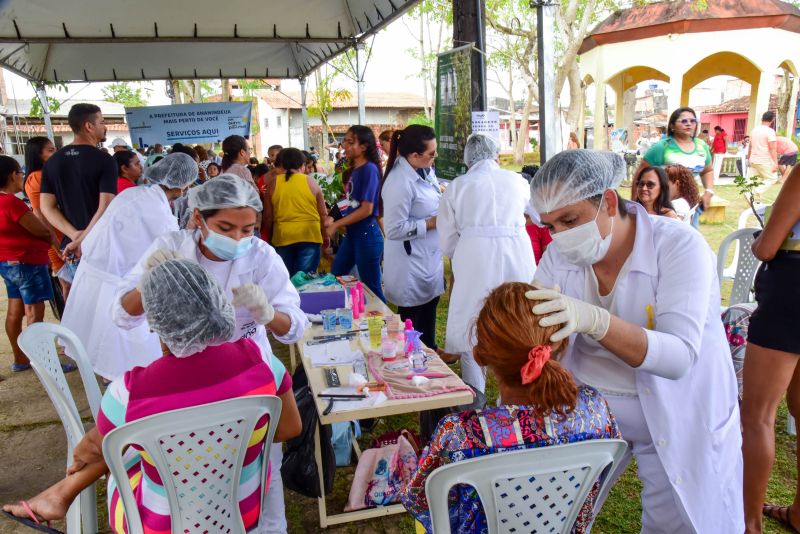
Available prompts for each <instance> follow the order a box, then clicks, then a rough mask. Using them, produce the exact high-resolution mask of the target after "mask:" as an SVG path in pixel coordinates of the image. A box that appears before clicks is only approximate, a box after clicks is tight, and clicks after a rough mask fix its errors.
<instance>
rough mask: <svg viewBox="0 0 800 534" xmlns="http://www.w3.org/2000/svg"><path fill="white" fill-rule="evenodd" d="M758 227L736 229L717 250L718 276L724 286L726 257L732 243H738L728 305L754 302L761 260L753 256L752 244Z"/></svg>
mask: <svg viewBox="0 0 800 534" xmlns="http://www.w3.org/2000/svg"><path fill="white" fill-rule="evenodd" d="M756 231H758V228H741V229H739V230H734V231H733V232H731V233H730V234H728V235H727V236H725V239H723V240H722V243H721V244H720V246H719V252H717V276H718V277H719V283H720V287H721V286H722V280H723V275H724V271H725V259H726V256H727V255H728V249H729V248H730V246H731V244H732V243H734V242H735V243H736V244H737V245H738V253H737V255H736V256H735V259H734V261H735V263H736V272H735V273H734V275H733V287H732V288H731V294H730V298H729V299H728V306H733V305H734V304H740V303H742V302H753V297H752V289H753V281H754V280H755V277H756V271H757V270H758V267H759V265H761V262H760V261H759V260H758V259H757V258H756V257H755V256H753V252H752V251H751V250H750V245H751V244H752V243H753V239H754V238H753V233H754V232H756Z"/></svg>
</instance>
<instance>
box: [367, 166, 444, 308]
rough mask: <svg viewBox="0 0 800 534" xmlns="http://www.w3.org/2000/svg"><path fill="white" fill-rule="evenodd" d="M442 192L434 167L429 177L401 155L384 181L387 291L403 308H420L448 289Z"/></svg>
mask: <svg viewBox="0 0 800 534" xmlns="http://www.w3.org/2000/svg"><path fill="white" fill-rule="evenodd" d="M441 197H442V193H441V191H440V189H439V182H438V181H437V180H436V176H435V175H434V172H433V170H431V171H430V173H429V174H428V179H427V180H425V179H423V178H422V177H420V175H419V174H417V171H416V170H414V168H413V167H412V166H411V165H410V164H409V163H408V161H407V160H406V158H404V157H402V156H400V157H398V158H397V160H396V161H395V163H394V166H393V167H392V171H391V173H390V174H389V176H388V177H387V179H386V183H385V184H384V185H383V192H382V198H383V229H384V231H385V232H386V239H385V240H384V242H383V281H384V294H385V295H386V298H387V299H388V300H389V302H393V303H394V304H396V305H398V306H419V305H421V304H425V303H427V302H430V301H431V300H433V299H434V298H435V297H438V296H439V295H441V294H442V293H444V263H443V261H442V249H441V248H439V237H438V234H437V232H436V229H433V230H426V227H425V220H426V219H429V218H430V217H433V216H434V215H436V214H437V213H438V211H439V200H440V199H441Z"/></svg>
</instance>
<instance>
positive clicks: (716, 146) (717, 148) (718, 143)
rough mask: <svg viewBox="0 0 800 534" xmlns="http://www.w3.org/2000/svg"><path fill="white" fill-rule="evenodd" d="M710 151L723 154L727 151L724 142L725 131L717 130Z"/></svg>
mask: <svg viewBox="0 0 800 534" xmlns="http://www.w3.org/2000/svg"><path fill="white" fill-rule="evenodd" d="M711 151H712V152H713V153H714V154H724V153H725V152H727V151H728V145H727V144H726V143H725V132H719V133H718V134H717V135H715V136H714V142H713V143H712V146H711Z"/></svg>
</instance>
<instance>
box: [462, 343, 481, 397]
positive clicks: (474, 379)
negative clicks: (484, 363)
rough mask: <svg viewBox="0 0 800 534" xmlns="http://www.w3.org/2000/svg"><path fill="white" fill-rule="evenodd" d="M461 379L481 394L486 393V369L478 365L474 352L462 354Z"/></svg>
mask: <svg viewBox="0 0 800 534" xmlns="http://www.w3.org/2000/svg"><path fill="white" fill-rule="evenodd" d="M461 379H462V380H463V381H464V382H466V383H467V384H469V385H470V386H472V387H474V388H475V389H477V390H478V391H480V392H481V393H486V369H484V368H483V367H481V366H480V365H478V363H477V362H476V361H475V358H473V357H472V352H462V353H461Z"/></svg>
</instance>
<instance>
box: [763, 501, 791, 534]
mask: <svg viewBox="0 0 800 534" xmlns="http://www.w3.org/2000/svg"><path fill="white" fill-rule="evenodd" d="M761 513H762V514H764V515H765V516H767V517H771V518H772V519H774V520H775V521H777V522H778V523H780V524H781V525H783V526H784V527H786V528H787V529H789V531H791V532H800V529H798V528H797V527H795V526H794V525H793V524H792V519H791V517H790V516H789V507H788V506H778V505H776V504H764V506H763V507H762V509H761Z"/></svg>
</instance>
